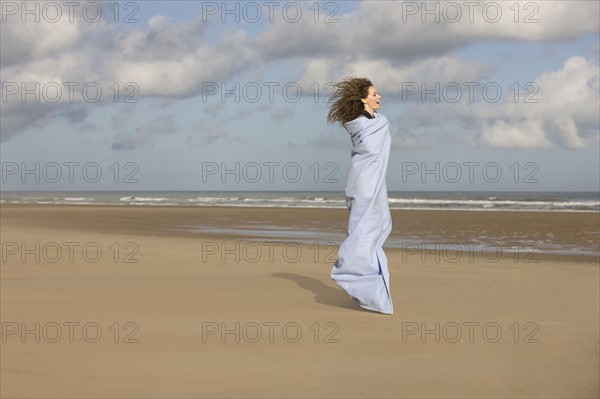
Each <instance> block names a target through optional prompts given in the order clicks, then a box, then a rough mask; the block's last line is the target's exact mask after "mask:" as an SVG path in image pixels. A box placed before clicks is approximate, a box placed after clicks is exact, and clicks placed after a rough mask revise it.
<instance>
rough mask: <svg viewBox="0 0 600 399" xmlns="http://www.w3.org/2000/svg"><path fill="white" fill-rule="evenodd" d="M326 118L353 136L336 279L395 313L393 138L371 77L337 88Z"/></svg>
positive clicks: (373, 306)
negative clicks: (390, 253)
mask: <svg viewBox="0 0 600 399" xmlns="http://www.w3.org/2000/svg"><path fill="white" fill-rule="evenodd" d="M331 99H332V101H331V102H332V105H331V107H330V109H329V114H328V116H327V121H328V122H329V123H335V122H339V123H340V124H342V126H343V127H344V128H345V129H346V130H347V131H348V133H349V134H350V139H351V141H352V152H351V157H352V159H351V163H350V169H349V170H348V177H347V180H346V191H345V193H346V205H347V206H348V210H349V213H350V218H349V220H348V232H347V235H346V239H345V240H344V242H343V243H342V244H341V245H340V248H339V251H338V259H337V260H336V262H335V264H334V266H333V269H332V270H331V278H332V279H333V281H335V283H336V284H337V285H338V286H339V287H340V288H342V289H343V290H344V291H346V292H347V293H348V294H349V295H350V296H351V297H352V298H353V299H354V300H355V301H356V302H357V303H358V304H359V305H360V306H361V307H362V308H364V309H368V310H372V311H375V312H380V313H385V314H392V313H393V305H392V297H391V295H390V287H389V272H388V265H387V257H386V255H385V253H384V252H383V243H384V242H385V240H386V239H387V237H388V236H389V234H390V232H391V231H392V218H391V215H390V209H389V205H388V198H387V186H386V180H385V179H386V172H387V164H388V157H389V153H390V145H391V136H390V132H389V123H388V120H387V118H386V117H385V116H383V115H381V114H379V113H378V112H376V111H377V110H378V109H379V107H380V105H379V101H380V99H381V96H380V95H379V94H378V93H377V89H376V88H375V87H374V86H373V84H372V83H371V81H370V80H369V79H366V78H347V79H344V80H342V81H341V82H338V83H336V84H335V86H334V90H333V94H332V95H331Z"/></svg>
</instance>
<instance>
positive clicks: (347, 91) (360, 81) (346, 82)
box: [327, 77, 373, 125]
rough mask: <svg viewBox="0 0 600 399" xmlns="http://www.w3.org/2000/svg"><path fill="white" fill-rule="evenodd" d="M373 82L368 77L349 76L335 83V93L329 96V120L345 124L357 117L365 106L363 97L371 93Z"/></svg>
mask: <svg viewBox="0 0 600 399" xmlns="http://www.w3.org/2000/svg"><path fill="white" fill-rule="evenodd" d="M371 86H373V83H371V81H370V80H369V79H367V78H355V77H347V78H344V79H343V80H342V81H340V82H337V83H335V84H334V85H333V87H334V89H333V93H332V94H331V95H330V96H329V98H330V101H329V103H330V104H331V103H332V104H331V106H330V107H329V114H327V122H329V123H335V122H339V123H340V124H342V125H343V124H344V123H346V122H349V121H351V120H353V119H356V118H357V117H358V115H359V114H360V111H362V110H363V109H364V108H365V106H364V104H363V103H362V101H360V100H361V98H365V97H367V96H368V95H369V87H371Z"/></svg>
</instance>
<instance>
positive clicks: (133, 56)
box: [0, 1, 600, 149]
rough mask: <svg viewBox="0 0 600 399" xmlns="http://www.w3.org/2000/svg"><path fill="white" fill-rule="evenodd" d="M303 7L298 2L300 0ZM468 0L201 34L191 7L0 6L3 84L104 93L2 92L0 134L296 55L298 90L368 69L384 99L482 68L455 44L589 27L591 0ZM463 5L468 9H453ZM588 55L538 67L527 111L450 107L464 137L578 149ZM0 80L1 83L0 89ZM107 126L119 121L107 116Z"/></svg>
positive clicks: (591, 128) (120, 141) (584, 131)
mask: <svg viewBox="0 0 600 399" xmlns="http://www.w3.org/2000/svg"><path fill="white" fill-rule="evenodd" d="M492 3H494V4H500V5H501V7H502V18H500V20H499V21H497V22H490V21H488V20H485V19H484V18H482V10H483V9H484V8H485V7H488V8H489V9H490V13H491V12H492V8H493V6H487V4H492ZM100 4H102V6H103V7H109V6H110V5H109V4H104V3H100ZM302 4H303V7H308V5H307V4H308V3H307V4H304V3H302ZM432 4H434V5H433V6H431V7H440V12H442V13H443V12H444V10H443V8H444V7H447V6H446V3H444V2H435V3H432ZM457 4H463V3H462V2H457ZM478 4H479V6H478V7H477V8H476V9H475V10H474V12H475V14H474V21H473V22H470V21H469V18H468V15H467V14H463V15H462V17H461V18H460V20H459V21H457V22H452V21H449V20H448V18H441V19H440V20H439V22H436V21H435V19H434V18H433V17H432V16H427V15H426V16H425V20H424V21H425V22H422V20H421V18H423V16H422V15H421V10H416V12H415V9H414V8H411V7H414V6H415V5H416V6H417V7H418V8H420V7H422V6H423V5H424V3H422V2H397V1H381V2H369V1H365V2H360V3H358V5H357V6H356V8H355V9H354V10H352V11H351V12H349V13H346V14H339V15H336V18H337V22H336V23H329V24H327V23H322V22H319V23H315V22H314V20H313V18H312V16H313V14H312V11H311V10H308V9H305V13H304V16H305V17H303V18H302V19H301V20H300V21H298V22H297V23H289V22H286V21H285V20H283V19H282V18H275V21H274V22H273V23H267V24H266V25H265V26H264V28H263V29H262V30H261V31H259V32H258V33H255V34H253V35H250V34H249V33H247V32H246V31H245V30H244V29H245V28H244V26H243V24H242V25H240V26H235V27H234V28H233V29H227V30H226V33H224V34H222V35H221V36H218V37H216V38H214V37H213V38H211V39H210V40H209V38H208V36H209V35H207V32H208V29H210V26H209V25H207V24H206V23H205V22H204V21H202V18H201V16H200V15H197V16H195V17H194V18H192V19H191V20H187V21H182V22H178V21H174V20H172V19H169V18H167V17H165V16H160V15H157V16H153V17H152V18H150V19H149V20H148V22H147V26H144V24H139V25H135V26H129V27H128V28H127V29H122V28H120V27H118V26H117V25H116V24H111V23H109V22H106V21H100V22H98V23H94V24H92V23H89V22H87V21H84V20H82V19H81V16H80V14H78V13H76V14H75V20H74V21H72V22H70V21H69V20H68V19H66V18H63V19H61V21H60V22H59V23H47V22H46V23H45V22H43V21H42V22H41V23H31V24H30V23H26V24H23V23H21V22H20V19H18V18H11V17H10V16H8V15H5V13H6V12H5V10H4V8H3V11H2V12H3V13H4V14H3V15H2V17H3V18H4V17H5V16H6V17H7V22H6V23H4V22H3V23H2V27H1V29H2V32H1V33H2V35H0V36H1V48H2V64H1V67H2V80H3V82H7V81H9V82H17V83H19V84H20V83H21V82H32V81H37V82H40V83H41V85H42V86H43V85H44V84H46V83H48V82H53V83H57V84H58V85H61V86H64V84H65V83H67V82H78V83H79V84H80V85H84V84H85V83H88V82H95V83H97V84H98V85H99V86H100V87H101V88H102V89H103V90H104V92H103V96H102V98H101V100H100V101H98V102H90V101H86V99H85V98H84V96H83V95H82V93H81V90H75V93H74V98H70V97H69V96H67V95H64V96H63V97H61V99H60V101H57V102H53V103H51V102H43V101H42V102H41V103H36V102H32V101H21V98H20V96H18V95H15V96H11V97H10V98H9V100H8V101H6V102H5V101H3V102H2V114H3V117H2V121H1V136H0V140H2V141H6V140H8V139H9V138H10V137H12V136H13V135H15V134H18V133H19V132H22V131H25V130H26V129H28V128H31V127H33V128H35V127H40V126H44V125H46V124H47V123H48V121H50V120H53V119H55V118H67V119H68V120H69V121H71V122H72V123H85V116H86V115H89V114H90V113H91V112H94V111H95V110H96V109H98V108H99V107H102V106H103V105H105V104H108V103H111V102H114V100H113V96H112V94H113V93H112V92H111V89H110V87H111V86H112V85H114V83H115V82H117V83H118V84H119V85H120V88H121V94H122V95H123V94H127V92H126V91H123V86H124V85H125V84H127V83H129V82H133V83H135V84H136V85H137V89H136V96H137V98H139V99H142V98H145V97H161V98H170V99H179V98H189V97H193V96H197V95H200V94H202V93H203V91H204V90H205V89H206V83H207V82H220V81H228V80H231V79H234V78H235V77H236V76H240V75H241V74H248V75H247V76H249V75H252V74H253V73H254V71H259V70H263V69H264V68H265V65H269V66H271V67H272V68H274V67H276V66H277V65H278V62H282V61H285V60H294V59H298V58H300V57H301V58H302V59H304V60H305V64H304V70H303V71H302V72H301V74H300V76H301V79H300V80H301V81H302V83H304V84H306V86H304V85H303V86H302V87H310V84H312V83H314V82H321V83H324V82H327V81H332V80H337V79H338V78H339V76H342V75H345V74H356V75H368V76H374V78H373V79H375V81H376V84H377V85H378V86H381V88H382V89H385V90H381V91H382V92H383V93H384V94H387V96H388V98H394V97H396V98H398V97H399V96H401V95H402V94H404V92H405V87H403V85H402V82H410V81H417V82H432V81H433V80H438V81H456V82H461V81H463V80H468V81H476V80H479V79H482V78H484V77H486V76H487V75H488V74H490V73H491V68H490V67H489V66H488V65H485V64H483V63H475V62H472V61H470V60H467V59H463V58H460V57H458V56H456V55H455V53H454V50H456V49H459V48H463V47H465V46H468V45H469V44H471V43H474V42H481V41H494V40H515V41H538V42H551V41H561V40H569V39H573V38H577V37H580V36H582V35H586V34H589V33H594V32H597V31H598V25H599V21H598V18H599V17H598V15H599V14H600V13H599V9H598V7H599V5H598V2H587V1H583V2H569V3H566V2H526V1H522V2H519V3H518V9H519V12H520V14H519V21H518V22H515V21H514V17H515V15H514V11H513V10H511V9H509V8H508V7H509V6H511V5H513V4H514V2H489V1H480V2H478ZM532 5H533V6H532ZM531 7H534V8H531ZM536 7H537V8H536ZM446 11H448V12H450V11H452V10H446ZM462 12H463V13H465V12H467V9H466V8H464V7H463V9H462ZM441 15H442V16H444V15H443V14H441ZM528 15H529V16H530V17H532V18H536V19H538V21H537V22H534V23H524V22H523V19H524V18H525V17H526V16H528ZM323 16H324V13H322V14H321V15H320V17H319V18H320V21H322V18H323ZM446 17H447V15H446ZM588 63H589V61H580V60H579V61H578V60H573V61H572V62H571V63H570V64H569V65H567V66H566V67H565V70H564V71H562V72H561V71H555V72H556V73H557V75H551V76H550V75H549V76H548V77H544V76H540V79H541V80H540V82H538V83H539V84H540V88H543V86H544V85H546V88H544V90H545V93H550V94H549V95H548V96H546V94H543V93H542V91H540V100H542V99H544V100H545V101H547V104H546V103H541V104H540V107H539V109H540V110H538V111H536V110H535V109H533V108H528V111H527V113H526V114H523V111H521V110H520V109H516V108H515V107H514V106H511V105H510V104H507V105H505V106H504V107H503V108H502V109H501V111H502V112H501V113H499V112H497V111H496V109H500V108H494V109H491V108H490V107H480V108H475V111H477V112H475V113H474V114H473V110H474V109H473V108H471V109H469V110H464V109H461V112H459V113H458V114H459V116H458V117H461V118H464V119H465V120H467V121H471V122H469V123H474V122H472V120H473V119H472V115H479V116H481V117H482V118H483V119H482V120H481V122H480V126H479V131H478V132H479V133H478V135H476V136H473V137H471V138H470V139H471V140H472V141H473V142H474V143H480V144H485V145H493V146H502V144H501V143H503V142H512V143H514V142H515V140H514V139H515V138H518V137H519V135H524V134H526V133H525V131H526V129H534V126H537V128H539V129H542V130H541V131H542V132H543V133H539V132H537V131H535V130H531V133H528V134H527V139H522V140H516V142H520V143H523V144H522V146H524V147H527V146H536V145H537V146H544V145H546V146H547V145H549V144H548V142H551V143H554V144H558V143H560V145H564V146H567V147H568V148H581V146H583V145H586V143H589V140H590V139H593V137H595V136H596V135H597V122H596V121H595V120H592V118H591V116H590V114H589V112H588V111H586V110H585V109H584V108H585V107H590V106H593V105H596V104H597V98H594V97H593V96H592V97H591V94H589V91H590V89H593V88H595V87H597V81H596V83H594V82H593V75H591V76H590V75H589V73H590V65H588ZM591 67H593V65H592V66H591ZM596 67H597V66H596ZM573 68H575V69H576V70H578V71H580V72H583V73H585V74H587V75H586V76H587V79H590V78H591V79H592V81H591V82H588V83H585V82H583V81H581V80H580V79H577V78H576V77H575V75H573V73H572V71H571V69H573ZM373 71H375V73H373ZM563 75H565V76H566V75H568V76H569V78H568V79H571V80H569V81H568V82H567V81H565V79H567V78H565V76H563ZM596 79H597V75H596ZM557 81H561V82H563V83H564V84H566V86H572V87H571V88H569V87H566V88H565V87H563V88H559V87H553V86H552V82H557ZM542 82H544V83H543V84H542ZM573 82H575V83H573ZM575 88H578V89H580V90H583V91H584V92H585V93H586V94H585V96H586V98H585V99H582V98H581V97H578V98H577V99H573V100H574V104H577V108H578V109H573V108H574V107H573V106H571V105H569V106H567V107H561V106H559V105H557V104H556V103H553V102H552V100H553V97H552V96H554V95H555V94H557V93H558V94H560V95H564V96H566V97H564V98H571V97H570V96H571V95H572V93H570V92H568V91H569V90H573V89H575ZM5 89H6V88H5V87H4V85H3V88H2V90H3V92H4V93H5V92H6V90H5ZM575 90H576V89H575ZM4 93H3V94H4ZM311 95H312V92H311ZM384 101H385V98H384ZM561 104H562V102H561ZM524 108H525V107H521V109H524ZM587 109H588V110H589V108H587ZM282 112H283V113H282V114H275V115H273V116H272V117H274V118H275V119H276V120H283V119H285V118H286V117H288V116H289V115H288V114H286V113H285V112H284V111H282ZM478 112H479V113H478ZM553 113H554V116H552V114H553ZM417 114H418V113H417ZM115 123H117V124H118V120H117V121H116V122H115ZM503 129H506V131H507V132H511V133H510V135H511V137H512V140H509V139H507V138H505V136H503V134H504V135H508V133H502V132H503ZM151 130H152V129H149V127H148V126H143V127H140V128H138V129H136V130H135V131H133V132H129V133H121V135H120V136H119V138H117V139H116V142H115V143H114V145H113V148H115V149H132V148H137V147H140V146H144V145H151V143H152V139H151V137H152V135H153V134H154V133H151ZM398 134H399V135H403V136H401V137H403V141H404V142H405V143H407V145H413V146H419V145H423V144H422V143H421V142H419V140H417V139H416V137H418V136H416V135H418V132H417V131H416V130H415V131H413V133H412V135H411V134H409V133H407V132H404V133H398ZM207 137H209V138H208V139H207V140H208V141H211V140H213V141H214V140H216V139H217V137H219V135H218V134H217V133H214V134H213V133H211V134H209V136H207ZM211 137H212V138H211ZM542 138H543V139H542ZM544 140H545V141H544ZM410 143H412V144H410Z"/></svg>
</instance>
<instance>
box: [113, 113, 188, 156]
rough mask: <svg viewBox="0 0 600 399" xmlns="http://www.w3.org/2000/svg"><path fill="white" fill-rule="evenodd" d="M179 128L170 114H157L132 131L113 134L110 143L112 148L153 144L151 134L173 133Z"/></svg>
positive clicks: (133, 147) (139, 146) (131, 147)
mask: <svg viewBox="0 0 600 399" xmlns="http://www.w3.org/2000/svg"><path fill="white" fill-rule="evenodd" d="M178 130H179V128H178V127H177V124H176V123H175V121H174V120H173V118H172V117H170V116H164V115H163V116H158V117H156V118H154V119H153V120H151V121H149V122H148V123H146V124H143V125H141V126H138V127H136V128H135V129H134V131H133V132H122V133H119V134H117V135H116V136H115V139H114V141H113V143H112V145H111V148H112V149H113V150H135V149H138V148H151V147H153V146H154V139H153V136H155V135H159V134H173V133H176V132H177V131H178Z"/></svg>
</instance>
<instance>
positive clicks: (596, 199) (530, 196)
mask: <svg viewBox="0 0 600 399" xmlns="http://www.w3.org/2000/svg"><path fill="white" fill-rule="evenodd" d="M388 201H389V206H390V209H422V210H427V209H429V210H433V209H435V210H464V211H515V212H519V211H528V212H529V211H550V212H598V211H600V193H599V192H552V191H529V192H525V191H513V192H511V191H499V192H494V191H389V192H388ZM0 204H70V205H115V206H156V205H161V206H165V205H167V206H244V207H270V208H346V200H345V196H344V192H343V191H341V192H340V191H0Z"/></svg>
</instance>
